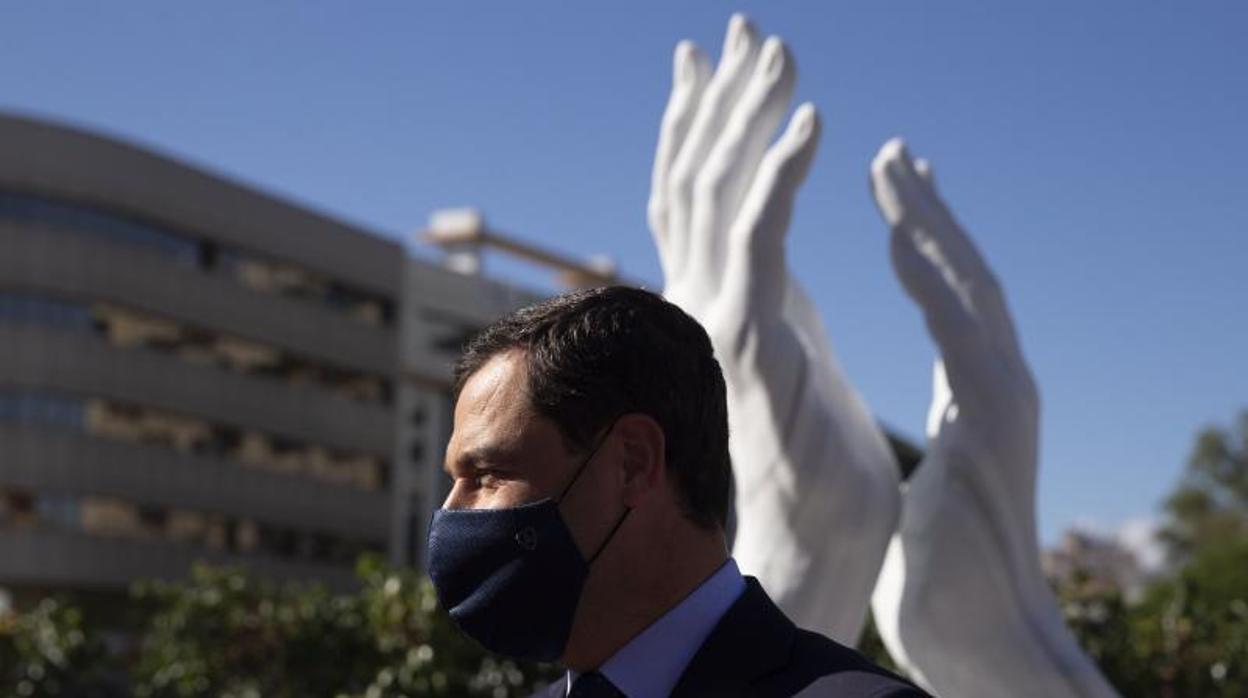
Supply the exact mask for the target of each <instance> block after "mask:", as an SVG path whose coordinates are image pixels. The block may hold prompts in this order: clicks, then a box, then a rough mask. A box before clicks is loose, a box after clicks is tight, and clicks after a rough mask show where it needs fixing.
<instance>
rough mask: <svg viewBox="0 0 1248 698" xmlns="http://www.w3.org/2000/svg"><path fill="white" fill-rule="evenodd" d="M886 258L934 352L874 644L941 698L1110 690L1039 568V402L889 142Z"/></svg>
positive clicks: (976, 279)
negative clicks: (922, 447)
mask: <svg viewBox="0 0 1248 698" xmlns="http://www.w3.org/2000/svg"><path fill="white" fill-rule="evenodd" d="M871 182H872V189H873V193H874V196H875V200H876V203H877V205H878V206H879V209H880V212H881V213H882V214H883V216H884V219H885V220H886V221H887V223H888V225H889V226H890V228H891V231H892V232H891V239H890V248H891V254H892V260H893V267H894V269H895V271H896V273H897V277H898V279H900V281H901V283H902V285H903V286H904V287H905V290H906V292H907V293H908V294H909V295H910V297H911V298H913V299H914V301H915V302H916V303H917V304H918V305H919V307H920V308H921V309H922V311H923V315H924V318H925V320H926V321H927V327H928V330H929V331H930V333H931V335H932V338H933V339H934V340H935V342H936V345H937V347H938V348H939V351H940V358H939V359H938V360H937V361H936V365H935V370H934V381H933V383H934V385H933V396H932V404H931V408H930V410H929V413H928V419H927V436H928V445H927V452H926V455H925V457H924V459H923V461H922V462H921V463H920V465H919V467H918V469H917V470H916V471H915V473H914V475H913V476H912V477H911V478H910V480H909V481H908V482H907V483H906V486H905V487H906V489H905V492H904V493H903V498H902V502H903V508H902V516H901V524H900V528H899V530H898V532H897V534H896V536H894V538H893V540H892V542H891V543H890V545H889V549H888V555H887V557H886V559H885V563H884V568H883V570H882V571H881V573H880V580H879V584H878V586H877V588H876V592H875V594H874V598H873V599H872V607H873V609H874V611H875V618H876V622H877V624H878V625H879V630H880V635H881V636H882V637H883V639H884V642H885V644H886V646H887V647H888V649H889V651H890V652H891V653H892V655H893V657H894V658H896V659H897V660H898V661H899V662H900V663H901V664H902V665H903V666H904V667H905V668H906V669H907V670H908V671H909V672H910V673H911V675H912V676H913V677H915V678H916V679H917V680H919V682H920V683H922V684H923V685H924V686H925V687H926V688H928V689H929V690H931V691H933V692H935V693H938V694H940V695H946V696H959V697H964V698H977V697H978V696H1001V695H1011V696H1036V697H1040V696H1079V697H1083V698H1091V697H1093V696H1096V697H1100V696H1113V695H1116V694H1115V692H1114V690H1113V688H1112V687H1111V686H1110V685H1109V684H1108V682H1106V681H1105V679H1104V678H1103V677H1102V676H1101V675H1100V673H1099V672H1098V671H1097V668H1096V666H1095V665H1094V664H1093V663H1092V661H1091V660H1090V659H1089V658H1088V657H1087V656H1086V655H1084V654H1083V652H1082V651H1081V650H1080V648H1079V646H1078V644H1077V643H1076V642H1075V640H1074V638H1073V636H1071V634H1070V633H1069V632H1068V631H1067V629H1066V627H1065V625H1064V622H1063V620H1062V617H1061V614H1060V613H1059V611H1058V607H1057V603H1056V600H1055V599H1054V597H1053V594H1052V593H1051V592H1050V590H1049V588H1048V586H1047V585H1046V583H1045V580H1044V576H1043V574H1042V572H1041V569H1040V550H1039V545H1038V542H1037V537H1036V525H1035V489H1036V458H1037V438H1038V432H1039V419H1040V406H1039V396H1038V393H1037V391H1036V386H1035V383H1034V381H1033V380H1032V376H1031V372H1030V370H1029V369H1028V366H1027V362H1026V360H1025V359H1024V358H1023V354H1022V351H1021V349H1020V347H1019V343H1018V337H1017V335H1016V333H1015V330H1014V324H1013V321H1012V319H1011V316H1010V313H1009V310H1008V308H1007V307H1006V303H1005V299H1004V296H1003V295H1002V292H1001V288H1000V286H999V284H998V283H997V280H996V278H995V277H994V276H993V273H992V271H991V270H990V269H989V268H988V265H987V264H986V263H985V262H984V260H983V258H982V257H981V256H980V254H979V252H978V250H976V248H975V245H974V244H973V243H972V242H971V240H970V239H969V238H968V237H967V236H966V234H965V233H964V232H963V231H962V228H961V226H959V225H958V223H957V221H956V220H955V219H954V218H953V215H952V214H951V213H950V211H949V209H948V208H947V207H946V206H945V204H944V202H943V201H942V200H941V198H940V196H939V195H938V194H937V192H936V189H935V187H934V184H933V182H932V179H931V175H930V171H929V170H928V168H927V166H926V164H924V163H922V162H918V163H916V162H914V161H913V160H912V159H911V158H910V156H909V154H908V153H907V152H906V149H905V147H904V146H903V145H902V143H901V142H900V141H899V140H894V141H890V142H889V143H887V144H885V146H884V147H883V149H882V150H881V151H880V153H879V155H878V156H877V157H876V159H875V161H874V163H872V167H871Z"/></svg>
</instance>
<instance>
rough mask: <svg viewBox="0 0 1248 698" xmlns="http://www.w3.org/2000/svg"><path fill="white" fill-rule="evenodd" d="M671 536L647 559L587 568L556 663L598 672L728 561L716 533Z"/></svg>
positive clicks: (719, 534) (678, 533) (580, 670)
mask: <svg viewBox="0 0 1248 698" xmlns="http://www.w3.org/2000/svg"><path fill="white" fill-rule="evenodd" d="M673 533H674V536H673V538H669V539H668V542H669V543H670V544H669V545H664V546H662V547H661V548H660V549H657V550H651V551H649V554H648V555H647V556H646V557H648V559H642V560H633V561H631V562H630V561H628V560H626V559H623V557H622V558H620V559H616V560H612V561H611V562H613V563H614V564H612V565H610V566H608V565H603V566H602V567H598V566H597V565H596V566H595V569H594V570H591V573H590V579H589V581H588V582H587V583H586V593H585V595H584V596H582V597H581V603H580V605H579V607H578V609H577V614H576V621H575V623H574V624H573V628H572V634H571V637H570V638H569V640H568V646H567V649H566V651H565V653H564V656H563V657H562V659H561V660H560V663H562V664H563V665H564V666H565V667H567V668H569V669H572V670H573V671H578V672H583V671H590V670H593V669H597V668H598V667H600V666H601V665H602V664H603V662H605V661H606V660H607V659H609V658H610V657H611V656H612V655H613V654H615V652H616V651H618V650H619V649H620V648H621V647H623V646H624V645H625V644H627V643H628V642H629V640H631V639H633V638H634V637H636V636H637V635H638V634H639V633H641V631H643V630H645V629H646V628H647V627H649V626H650V625H651V624H652V623H654V622H655V621H656V620H658V619H659V618H660V617H662V616H663V614H665V613H667V612H668V611H669V610H671V609H672V608H673V607H675V606H676V605H677V604H679V603H680V602H681V601H682V600H684V599H685V597H687V596H689V594H690V593H692V592H693V591H694V590H695V589H697V588H698V586H699V585H701V584H702V583H703V582H704V581H706V580H707V579H708V578H709V577H710V576H711V575H713V574H714V573H715V571H716V570H718V569H719V568H720V567H721V566H723V564H724V562H726V561H727V560H728V551H727V547H726V545H725V542H724V536H723V533H722V532H720V531H715V532H710V531H703V530H696V531H681V532H673ZM642 554H643V555H644V554H645V551H642Z"/></svg>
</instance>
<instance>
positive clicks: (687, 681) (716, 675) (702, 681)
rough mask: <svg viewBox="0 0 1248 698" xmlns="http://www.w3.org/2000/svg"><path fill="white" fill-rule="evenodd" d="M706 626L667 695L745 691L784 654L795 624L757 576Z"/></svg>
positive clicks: (790, 644)
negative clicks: (707, 630)
mask: <svg viewBox="0 0 1248 698" xmlns="http://www.w3.org/2000/svg"><path fill="white" fill-rule="evenodd" d="M745 581H746V587H745V593H743V594H742V595H741V598H739V599H737V601H736V603H734V604H733V605H732V606H731V607H730V608H729V609H728V612H727V613H725V614H724V617H723V618H721V619H720V621H719V623H718V624H717V625H716V626H715V629H714V630H712V631H711V634H710V636H708V637H707V639H706V642H704V643H702V647H701V648H699V649H698V652H697V654H695V655H694V656H693V660H692V661H690V662H689V666H688V668H686V669H685V673H684V674H682V675H681V677H680V681H679V682H678V683H677V684H676V688H675V689H674V690H673V691H672V698H694V697H695V696H710V695H713V696H717V697H720V696H723V697H724V698H729V697H731V696H748V695H750V684H751V683H752V682H753V681H754V680H755V679H757V678H759V677H761V676H764V675H766V674H768V673H770V672H771V671H773V670H775V669H776V668H778V667H780V666H782V665H783V664H784V663H785V662H786V661H787V660H788V658H789V655H790V654H791V652H792V649H793V642H794V638H795V636H796V626H794V625H793V622H792V621H790V620H789V619H788V618H786V617H785V615H784V613H782V612H781V611H780V609H779V608H776V605H775V604H774V603H772V601H771V599H770V598H768V597H767V593H766V592H764V591H763V588H762V586H760V585H759V583H758V580H757V579H755V578H753V577H746V578H745Z"/></svg>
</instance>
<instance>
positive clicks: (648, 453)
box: [615, 412, 667, 508]
mask: <svg viewBox="0 0 1248 698" xmlns="http://www.w3.org/2000/svg"><path fill="white" fill-rule="evenodd" d="M615 433H616V438H617V439H619V444H620V451H621V453H622V454H623V456H624V457H623V475H624V504H625V505H626V506H628V507H630V508H631V507H636V506H637V505H639V504H641V503H642V502H643V501H645V500H646V499H648V498H650V497H651V496H653V495H654V494H655V493H656V492H658V491H660V490H661V489H662V488H663V487H664V486H665V485H666V484H667V458H666V456H665V455H664V454H665V453H666V447H667V439H666V437H665V436H664V434H663V427H661V426H659V423H658V422H657V421H655V419H654V418H653V417H651V416H650V415H648V414H641V413H638V412H633V413H629V414H626V415H624V416H622V417H620V418H619V419H618V420H617V421H616V423H615Z"/></svg>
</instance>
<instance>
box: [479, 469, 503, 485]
mask: <svg viewBox="0 0 1248 698" xmlns="http://www.w3.org/2000/svg"><path fill="white" fill-rule="evenodd" d="M476 480H477V486H478V487H496V486H497V485H498V483H499V481H501V480H502V478H501V477H499V475H498V473H496V472H494V471H493V470H482V471H479V472H477V477H476Z"/></svg>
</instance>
